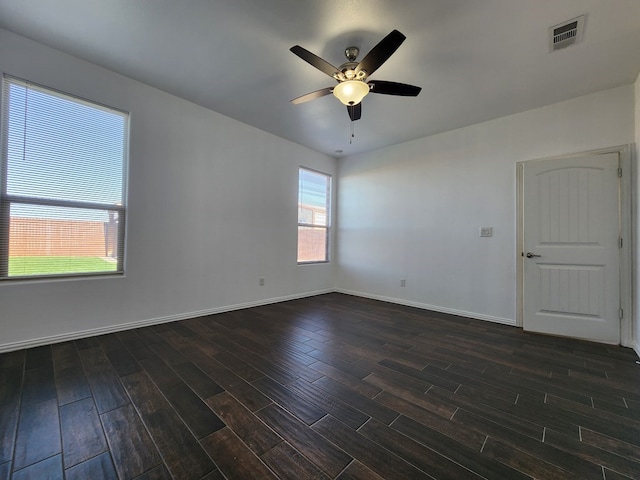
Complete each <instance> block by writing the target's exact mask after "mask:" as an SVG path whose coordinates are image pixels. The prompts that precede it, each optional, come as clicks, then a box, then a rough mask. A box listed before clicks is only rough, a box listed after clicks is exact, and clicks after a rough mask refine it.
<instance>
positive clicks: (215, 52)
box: [0, 0, 640, 157]
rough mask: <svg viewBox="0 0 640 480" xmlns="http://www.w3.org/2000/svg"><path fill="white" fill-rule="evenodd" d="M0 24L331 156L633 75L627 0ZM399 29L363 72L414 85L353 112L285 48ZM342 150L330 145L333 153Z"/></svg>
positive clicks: (31, 15)
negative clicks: (401, 37)
mask: <svg viewBox="0 0 640 480" xmlns="http://www.w3.org/2000/svg"><path fill="white" fill-rule="evenodd" d="M582 14H586V15H587V19H586V25H585V34H584V40H583V42H581V43H579V44H576V45H574V46H572V47H569V48H567V49H564V50H560V51H556V52H553V53H551V52H550V51H549V40H548V28H549V27H551V26H553V25H556V24H558V23H560V22H563V21H566V20H569V19H571V18H574V17H576V16H579V15H582ZM0 27H1V28H5V29H7V30H11V31H13V32H15V33H18V34H21V35H24V36H26V37H29V38H32V39H34V40H37V41H40V42H42V43H45V44H48V45H51V46H53V47H55V48H58V49H60V50H63V51H65V52H68V53H71V54H73V55H75V56H77V57H80V58H83V59H86V60H89V61H91V62H93V63H96V64H98V65H101V66H104V67H106V68H109V69H111V70H114V71H116V72H119V73H121V74H124V75H126V76H129V77H131V78H134V79H137V80H140V81H142V82H144V83H147V84H149V85H152V86H154V87H157V88H160V89H162V90H165V91H167V92H170V93H172V94H175V95H177V96H179V97H182V98H184V99H187V100H190V101H192V102H195V103H198V104H200V105H203V106H205V107H208V108H211V109H212V110H215V111H217V112H219V113H222V114H224V115H227V116H229V117H232V118H235V119H237V120H239V121H241V122H244V123H247V124H249V125H253V126H255V127H257V128H260V129H262V130H265V131H267V132H271V133H273V134H275V135H278V136H280V137H283V138H286V139H289V140H291V141H293V142H296V143H300V144H302V145H306V146H308V147H310V148H312V149H315V150H318V151H321V152H324V153H327V154H329V155H331V156H336V157H340V156H345V155H350V154H353V153H357V152H363V151H368V150H372V149H376V148H380V147H383V146H386V145H392V144H396V143H400V142H403V141H407V140H410V139H414V138H419V137H423V136H427V135H433V134H436V133H440V132H444V131H448V130H452V129H455V128H459V127H463V126H466V125H470V124H474V123H478V122H481V121H485V120H489V119H492V118H498V117H502V116H505V115H509V114H512V113H516V112H521V111H524V110H529V109H532V108H536V107H540V106H543V105H548V104H551V103H555V102H558V101H562V100H566V99H569V98H574V97H577V96H580V95H584V94H588V93H591V92H596V91H599V90H603V89H607V88H612V87H616V86H620V85H624V84H630V83H633V81H634V80H635V79H636V77H637V76H638V72H639V71H640V0H606V1H603V0H386V1H385V0H55V1H52V0H0ZM393 29H397V30H400V31H401V32H402V33H404V34H405V35H406V37H407V39H406V40H405V42H404V43H403V44H402V46H400V48H399V49H398V50H397V51H396V53H395V54H394V55H393V56H392V57H391V58H390V59H389V60H388V61H387V62H386V63H385V64H384V65H383V66H382V67H380V69H379V70H378V71H376V72H375V73H374V74H373V75H372V76H371V78H372V79H378V80H390V81H396V82H402V83H409V84H414V85H418V86H421V87H422V93H421V94H420V96H418V97H417V98H406V97H393V96H388V95H368V96H367V97H366V98H365V99H364V100H363V102H362V119H361V120H358V121H357V122H355V123H354V130H355V138H354V139H353V143H352V144H349V137H350V122H349V117H348V115H347V111H346V108H345V107H344V106H343V105H342V104H340V103H339V101H338V100H337V99H336V98H335V97H333V96H331V95H329V96H326V97H323V98H320V99H317V100H314V101H311V102H308V103H304V104H300V105H293V104H291V103H290V102H289V100H290V99H292V98H294V97H297V96H300V95H302V94H305V93H307V92H310V91H313V90H317V89H320V88H324V87H328V86H332V85H334V84H335V81H333V80H332V79H331V78H329V77H328V76H326V75H324V74H323V73H321V72H320V71H318V70H316V69H314V68H313V67H311V66H310V65H309V64H307V63H305V62H304V61H302V60H301V59H300V58H298V57H296V56H295V55H294V54H292V53H291V52H290V51H289V48H290V47H291V46H293V45H296V44H299V45H301V46H303V47H304V48H306V49H308V50H310V51H311V52H313V53H315V54H317V55H319V56H320V57H322V58H324V59H326V60H327V61H328V62H330V63H332V64H334V65H340V64H341V63H343V62H344V61H345V58H344V53H343V51H344V49H345V47H347V46H350V45H355V46H358V47H359V48H360V50H361V54H360V57H359V59H360V60H361V59H362V58H363V57H364V55H365V54H366V52H368V51H369V50H370V49H371V48H372V47H373V46H374V45H375V44H376V43H378V42H379V41H380V40H381V39H382V38H383V37H384V36H385V35H387V34H388V33H389V32H390V31H391V30H393ZM337 151H342V152H341V153H336V152H337Z"/></svg>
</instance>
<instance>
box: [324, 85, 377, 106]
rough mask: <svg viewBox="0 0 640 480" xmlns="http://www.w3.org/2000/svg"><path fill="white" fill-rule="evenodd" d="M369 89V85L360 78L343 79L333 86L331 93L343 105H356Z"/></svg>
mask: <svg viewBox="0 0 640 480" xmlns="http://www.w3.org/2000/svg"><path fill="white" fill-rule="evenodd" d="M369 90H370V88H369V85H367V84H366V83H364V82H363V81H362V80H345V81H344V82H340V83H339V84H338V85H336V86H335V87H333V95H334V96H335V97H336V98H337V99H338V100H340V101H341V102H342V103H343V104H344V105H347V106H349V105H357V104H358V103H360V102H361V101H362V99H363V98H364V97H366V95H367V93H369Z"/></svg>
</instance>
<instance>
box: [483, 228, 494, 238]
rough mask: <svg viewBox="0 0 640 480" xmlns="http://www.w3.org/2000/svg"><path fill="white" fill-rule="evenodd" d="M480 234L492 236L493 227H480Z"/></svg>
mask: <svg viewBox="0 0 640 480" xmlns="http://www.w3.org/2000/svg"><path fill="white" fill-rule="evenodd" d="M480 236H481V237H491V236H493V227H480Z"/></svg>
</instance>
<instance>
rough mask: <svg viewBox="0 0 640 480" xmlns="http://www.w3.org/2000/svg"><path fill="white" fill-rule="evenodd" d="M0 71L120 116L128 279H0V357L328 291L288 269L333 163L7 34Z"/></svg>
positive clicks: (312, 277) (326, 278)
mask: <svg viewBox="0 0 640 480" xmlns="http://www.w3.org/2000/svg"><path fill="white" fill-rule="evenodd" d="M0 71H2V72H4V73H7V74H10V75H14V76H17V77H21V78H25V79H28V80H31V81H34V82H37V83H41V84H43V85H46V86H49V87H53V88H56V89H59V90H62V91H65V92H69V93H73V94H75V95H79V96H82V97H86V98H88V99H91V100H94V101H98V102H101V103H104V104H107V105H110V106H113V107H116V108H120V109H123V110H126V111H129V112H131V133H130V160H129V163H130V173H129V202H128V204H129V210H128V218H127V221H128V225H127V255H126V277H125V278H102V279H92V280H67V281H53V282H52V281H47V282H30V283H18V282H13V283H6V282H5V283H1V284H0V350H8V349H14V348H19V347H22V346H28V345H32V344H36V343H38V341H39V340H38V339H46V340H48V341H51V340H56V339H57V340H62V339H65V338H69V337H73V336H74V335H77V334H83V335H84V334H87V333H97V332H100V331H110V330H113V329H119V328H123V327H125V326H126V325H127V324H132V323H133V324H136V322H141V323H144V322H147V321H149V322H155V321H162V320H168V319H177V318H185V317H188V316H190V315H195V314H204V313H208V312H214V311H221V310H225V309H227V308H230V307H233V306H239V305H250V304H259V303H265V302H268V301H270V300H273V299H282V298H291V297H297V296H304V295H305V294H309V293H314V292H319V291H325V290H328V289H331V288H332V287H333V283H334V279H333V265H332V264H327V265H314V266H300V267H298V266H297V265H296V235H297V208H296V203H297V187H298V185H297V182H298V177H297V175H298V166H299V165H300V164H303V165H305V166H308V167H311V168H314V169H317V170H321V171H324V172H326V173H329V174H332V175H335V173H336V161H335V159H333V158H331V157H328V156H325V155H322V154H319V153H317V152H314V151H311V150H309V149H307V148H304V147H301V146H299V145H296V144H293V143H291V142H288V141H286V140H283V139H280V138H278V137H275V136H273V135H270V134H267V133H265V132H262V131H260V130H257V129H254V128H252V127H249V126H247V125H244V124H241V123H239V122H236V121H234V120H232V119H229V118H227V117H224V116H222V115H219V114H217V113H215V112H212V111H210V110H207V109H205V108H202V107H199V106H196V105H194V104H192V103H189V102H186V101H183V100H181V99H178V98H176V97H174V96H171V95H168V94H166V93H164V92H161V91H159V90H156V89H154V88H151V87H148V86H145V85H143V84H140V83H138V82H135V81H133V80H130V79H128V78H125V77H122V76H119V75H116V74H114V73H112V72H109V71H107V70H104V69H102V68H99V67H97V66H95V65H92V64H89V63H87V62H84V61H82V60H79V59H77V58H74V57H71V56H69V55H66V54H64V53H61V52H59V51H56V50H53V49H50V48H48V47H46V46H44V45H41V44H38V43H35V42H32V41H30V40H27V39H25V38H23V37H20V36H17V35H14V34H12V33H9V32H7V31H4V30H0ZM259 277H264V278H265V286H263V287H260V286H259V282H258V279H259Z"/></svg>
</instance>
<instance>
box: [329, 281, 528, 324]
mask: <svg viewBox="0 0 640 480" xmlns="http://www.w3.org/2000/svg"><path fill="white" fill-rule="evenodd" d="M335 291H336V292H338V293H345V294H347V295H355V296H356V297H364V298H370V299H372V300H380V301H382V302H389V303H396V304H398V305H405V306H407V307H415V308H420V309H422V310H432V311H434V312H440V313H449V314H451V315H458V316H461V317H469V318H475V319H477V320H485V321H487V322H493V323H501V324H503V325H510V326H512V327H515V326H516V321H515V319H511V318H502V317H494V316H492V315H485V314H482V313H475V312H466V311H464V310H456V309H454V308H447V307H440V306H438V305H429V304H427V303H420V302H412V301H411V300H404V299H401V298H394V297H385V296H383V295H374V294H370V293H364V292H355V291H352V290H345V289H341V288H338V289H336V290H335Z"/></svg>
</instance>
